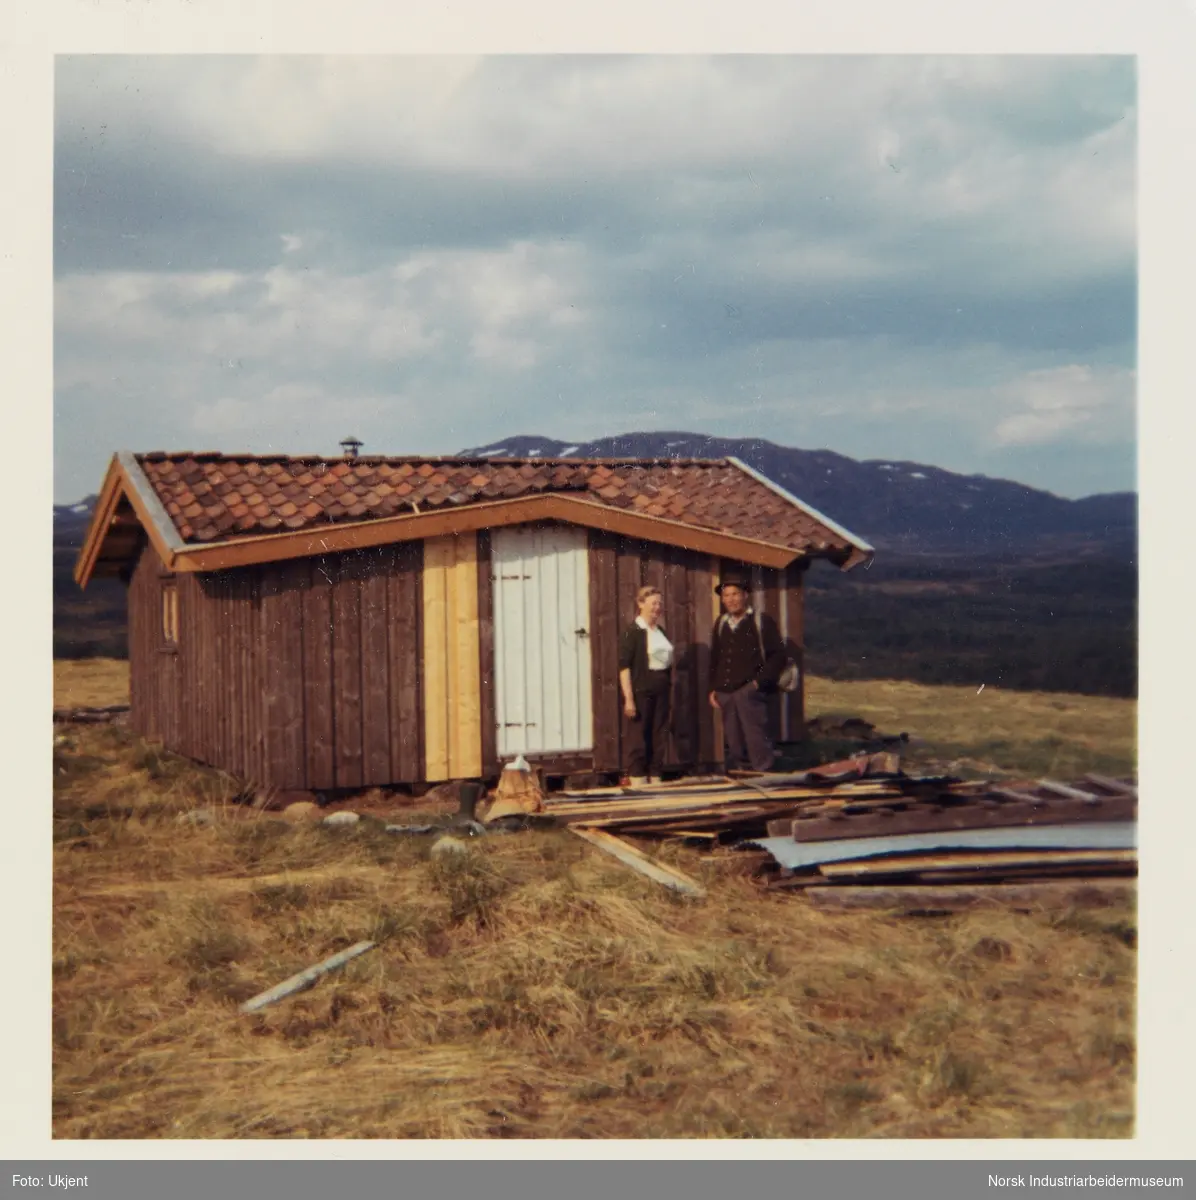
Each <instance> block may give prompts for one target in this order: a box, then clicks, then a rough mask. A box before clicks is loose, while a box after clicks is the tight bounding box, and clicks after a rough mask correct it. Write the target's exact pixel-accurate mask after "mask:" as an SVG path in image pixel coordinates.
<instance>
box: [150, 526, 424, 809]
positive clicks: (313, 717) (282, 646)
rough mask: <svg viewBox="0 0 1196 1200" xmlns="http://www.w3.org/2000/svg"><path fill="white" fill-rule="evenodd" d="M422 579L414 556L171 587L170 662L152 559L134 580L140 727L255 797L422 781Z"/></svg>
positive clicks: (334, 562) (222, 576) (395, 554)
mask: <svg viewBox="0 0 1196 1200" xmlns="http://www.w3.org/2000/svg"><path fill="white" fill-rule="evenodd" d="M421 567H422V550H421V547H420V546H419V545H418V544H416V545H408V546H401V547H383V548H380V549H377V550H372V551H367V552H362V553H359V554H347V555H337V556H329V557H327V558H324V559H310V560H309V559H301V560H296V561H292V562H284V563H280V564H277V565H269V566H262V567H248V568H243V569H240V570H234V571H226V572H220V573H217V574H212V575H207V576H202V577H201V576H195V575H181V576H177V577H174V585H175V587H176V588H177V589H178V595H179V647H178V652H177V653H174V654H171V653H168V652H165V651H163V650H162V648H161V588H162V582H163V580H162V574H163V573H162V571H161V567H160V563H159V561H158V558H157V555H156V554H155V553H154V552H153V550H152V549H147V550H146V551H144V552H143V553H142V555H141V557H140V559H139V560H138V563H137V565H136V566H135V568H134V570H133V572H132V575H131V578H130V581H129V630H130V637H129V658H130V694H131V701H132V710H133V711H132V714H131V717H132V725H133V728H134V729H135V730H136V731H137V732H138V733H140V734H141V735H142V736H144V737H147V738H151V739H155V740H161V741H162V742H163V743H164V744H165V745H166V746H167V747H168V748H169V749H171V750H175V751H177V752H178V753H180V754H185V755H187V756H188V757H190V758H194V759H196V760H198V761H200V762H204V763H208V764H210V765H212V766H215V767H219V768H221V769H222V770H226V771H228V772H230V773H231V774H234V775H237V776H239V777H240V778H242V779H245V780H247V781H248V782H250V783H252V784H255V785H268V786H272V787H276V788H280V789H286V790H290V789H296V790H298V789H310V790H317V791H319V790H329V789H335V788H358V787H370V786H375V785H386V784H391V783H410V782H415V781H417V780H419V779H421V778H422V776H423V769H422V768H423V762H422V759H423V754H422V730H421V725H422V716H421V713H420V708H419V678H420V593H421V585H420V578H419V576H420V571H421Z"/></svg>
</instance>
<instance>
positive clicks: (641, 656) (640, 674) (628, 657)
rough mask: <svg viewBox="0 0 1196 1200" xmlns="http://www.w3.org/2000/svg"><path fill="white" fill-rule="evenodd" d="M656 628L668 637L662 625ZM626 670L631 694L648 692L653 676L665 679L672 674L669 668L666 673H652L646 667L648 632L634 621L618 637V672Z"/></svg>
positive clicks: (649, 668) (650, 669)
mask: <svg viewBox="0 0 1196 1200" xmlns="http://www.w3.org/2000/svg"><path fill="white" fill-rule="evenodd" d="M656 628H657V629H659V630H660V632H661V633H663V634H664V636H665V637H666V638H667V637H668V636H669V635H668V633H667V632H666V631H665V627H664V626H663V625H657V626H656ZM628 668H630V669H631V690H632V691H633V692H646V691H649V690H650V689H651V687H652V678H653V677H654V676H664V678H666V679H667V678H668V677H669V676H670V674H671V672H672V669H671V668H670V669H669V670H666V671H653V670H652V668H651V667H650V666H648V631H647V630H646V629H641V628H640V627H639V626H638V625H636V624H635V622H634V621H633V622H632V623H631V624H630V625H628V626H627V628H626V629H624V630H623V632H622V633H621V634H620V635H619V670H620V671H625V670H627V669H628Z"/></svg>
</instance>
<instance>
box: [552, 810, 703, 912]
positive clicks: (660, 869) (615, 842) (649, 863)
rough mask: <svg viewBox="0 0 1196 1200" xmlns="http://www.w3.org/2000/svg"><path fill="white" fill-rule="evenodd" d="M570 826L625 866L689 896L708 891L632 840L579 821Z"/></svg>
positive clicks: (580, 835)
mask: <svg viewBox="0 0 1196 1200" xmlns="http://www.w3.org/2000/svg"><path fill="white" fill-rule="evenodd" d="M569 828H570V829H571V830H572V831H573V832H574V833H575V834H577V836H578V837H579V838H583V839H584V840H585V841H587V842H589V843H590V845H591V846H596V847H597V848H598V849H599V850H602V851H603V852H604V853H606V854H610V855H612V856H613V857H614V858H617V859H618V860H619V862H621V863H622V864H623V865H624V866H626V867H630V868H631V869H632V870H633V871H638V872H639V873H640V874H641V875H645V876H647V878H649V879H651V880H654V881H655V882H656V883H660V884H663V885H664V886H665V887H667V888H672V889H673V890H674V891H677V892H681V893H682V894H683V895H686V896H694V897H700V896H705V894H706V889H705V888H703V887H702V885H701V884H700V883H698V881H697V880H696V879H691V878H690V877H689V876H688V875H686V874H684V873H682V872H681V871H678V870H677V869H676V868H675V867H670V866H666V865H665V864H664V863H660V862H657V861H656V860H655V859H652V858H649V857H648V856H647V855H646V854H645V853H644V852H643V851H642V850H639V849H637V848H636V847H635V846H633V845H631V843H630V842H625V841H624V840H623V839H622V838H617V837H615V836H614V835H613V834H610V833H606V832H604V831H603V830H600V829H581V828H578V826H576V825H570V826H569Z"/></svg>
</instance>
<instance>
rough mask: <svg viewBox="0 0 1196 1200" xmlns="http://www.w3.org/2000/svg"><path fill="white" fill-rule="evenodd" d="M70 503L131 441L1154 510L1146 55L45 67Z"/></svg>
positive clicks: (62, 482) (59, 492)
mask: <svg viewBox="0 0 1196 1200" xmlns="http://www.w3.org/2000/svg"><path fill="white" fill-rule="evenodd" d="M55 126H56V146H55V380H54V396H55V401H54V403H55V499H56V501H58V502H69V501H74V500H77V499H79V498H80V497H81V496H83V495H85V494H86V493H88V492H91V491H95V490H96V489H97V487H98V485H99V482H100V478H101V477H102V474H103V471H104V468H105V466H106V463H107V460H108V458H109V457H110V455H111V453H112V451H113V450H115V449H126V448H127V449H134V450H144V449H219V450H229V451H236V450H250V451H255V452H268V451H285V452H319V453H336V452H337V443H338V441H339V440H340V439H341V438H342V437H344V436H345V435H347V434H355V435H356V436H358V437H360V438H361V439H362V440H363V441H364V443H365V449H366V452H367V453H371V452H372V453H393V454H404V453H442V452H452V451H455V450H458V449H461V448H463V447H465V446H469V445H480V444H483V443H490V442H497V441H498V440H501V439H502V438H504V437H507V436H510V435H513V434H518V433H539V434H544V435H547V436H551V437H558V438H562V439H564V440H567V441H581V440H584V439H588V438H592V437H598V436H602V435H606V434H615V433H622V432H628V431H632V430H653V429H670V430H692V431H697V432H705V433H710V434H718V435H723V436H753V437H767V438H770V439H772V440H774V441H778V442H781V443H783V444H787V445H794V446H801V447H805V448H811V449H817V448H827V449H832V450H837V451H839V452H841V453H844V454H848V455H851V456H852V457H856V458H893V459H898V458H903V459H912V460H916V461H921V462H928V463H933V464H936V465H938V466H942V467H946V468H948V469H951V470H958V471H968V472H971V471H975V472H982V473H984V474H988V475H995V476H1002V477H1006V478H1012V479H1018V480H1023V481H1025V482H1027V483H1030V484H1033V485H1035V486H1039V487H1044V488H1048V489H1049V490H1052V491H1055V492H1057V493H1059V494H1061V495H1066V496H1079V495H1086V494H1089V493H1092V492H1099V491H1113V490H1122V489H1128V488H1132V487H1134V486H1136V480H1135V473H1134V457H1135V447H1134V429H1135V367H1136V350H1135V341H1136V325H1135V308H1136V271H1137V267H1136V248H1135V242H1136V234H1135V158H1136V142H1137V130H1136V81H1135V71H1134V64H1133V60H1132V59H1131V58H1111V57H1110V58H1096V57H1084V56H1073V57H1041V56H1036V57H987V58H986V57H936V58H907V57H876V58H870V57H843V58H836V57H828V56H811V57H776V58H738V57H713V58H688V57H667V58H661V57H641V56H637V57H614V58H604V57H595V56H587V57H547V58H512V57H507V58H502V57H493V58H477V59H448V58H334V59H324V60H321V59H314V58H298V57H292V58H248V57H228V58H222V57H203V58H200V57H186V58H171V57H164V58H163V57H158V58H138V57H95V56H90V57H78V58H70V57H68V58H60V59H58V67H57V72H56V109H55Z"/></svg>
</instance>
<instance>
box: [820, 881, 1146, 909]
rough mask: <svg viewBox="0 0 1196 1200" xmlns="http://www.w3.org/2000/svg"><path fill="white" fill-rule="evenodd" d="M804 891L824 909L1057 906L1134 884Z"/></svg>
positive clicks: (1118, 898) (1093, 902)
mask: <svg viewBox="0 0 1196 1200" xmlns="http://www.w3.org/2000/svg"><path fill="white" fill-rule="evenodd" d="M804 894H805V896H806V898H807V899H808V901H809V903H810V904H811V905H813V906H814V907H815V908H818V909H821V910H823V911H824V912H837V911H849V910H852V909H899V910H903V911H906V912H933V911H939V912H950V911H954V910H957V909H963V908H978V907H995V908H1005V909H1021V910H1023V911H1034V910H1037V909H1049V910H1053V911H1059V910H1061V909H1066V908H1081V907H1100V906H1105V905H1110V904H1118V903H1121V902H1122V901H1124V900H1128V899H1132V898H1133V897H1134V895H1135V894H1136V885H1135V884H1133V883H1130V882H1123V881H1121V880H1105V879H1102V880H1085V881H1076V882H1067V883H1062V882H1050V883H1018V884H975V885H972V886H967V887H953V886H949V885H948V886H942V887H823V888H810V889H809V890H807V891H806V892H805V893H804Z"/></svg>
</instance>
